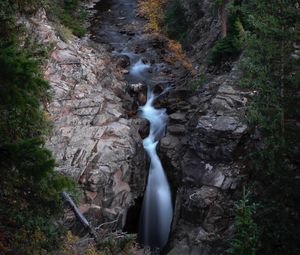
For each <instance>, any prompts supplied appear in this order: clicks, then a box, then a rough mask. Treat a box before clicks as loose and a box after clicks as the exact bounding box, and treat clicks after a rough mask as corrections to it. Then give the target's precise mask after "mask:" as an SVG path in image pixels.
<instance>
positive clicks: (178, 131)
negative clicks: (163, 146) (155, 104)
mask: <svg viewBox="0 0 300 255" xmlns="http://www.w3.org/2000/svg"><path fill="white" fill-rule="evenodd" d="M168 131H169V132H170V133H171V134H173V135H183V134H184V133H185V127H184V125H179V124H175V125H172V126H168Z"/></svg>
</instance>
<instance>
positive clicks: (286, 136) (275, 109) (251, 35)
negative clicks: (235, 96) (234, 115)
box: [242, 0, 300, 255]
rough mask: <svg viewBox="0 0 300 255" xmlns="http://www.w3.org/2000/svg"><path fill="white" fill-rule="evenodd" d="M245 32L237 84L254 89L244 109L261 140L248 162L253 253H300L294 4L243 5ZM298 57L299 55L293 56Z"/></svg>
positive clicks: (279, 0)
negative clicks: (254, 205) (257, 209)
mask: <svg viewBox="0 0 300 255" xmlns="http://www.w3.org/2000/svg"><path fill="white" fill-rule="evenodd" d="M244 8H245V9H244V11H245V13H246V15H247V18H248V19H247V22H248V24H247V26H248V28H249V31H248V33H247V39H246V43H247V45H246V49H245V51H244V56H243V61H242V69H243V71H244V77H243V81H242V84H243V86H245V87H248V88H252V89H254V90H256V91H257V95H256V97H255V99H254V100H253V102H252V103H251V105H250V107H249V110H248V119H249V121H250V123H252V124H253V125H256V126H257V127H258V129H259V130H260V131H261V136H262V141H261V143H260V145H259V147H257V148H256V150H254V151H253V153H252V155H251V159H252V162H253V169H254V181H255V182H257V183H258V185H257V186H256V191H257V193H258V194H257V199H258V200H260V201H259V202H260V203H261V204H262V205H263V206H264V207H263V209H262V210H261V213H260V215H257V223H258V226H260V228H261V231H262V234H261V240H260V246H259V249H258V252H257V254H264V255H269V254H270V255H271V254H278V255H279V254H283V253H284V254H291V255H296V254H300V244H299V242H298V238H299V236H300V226H299V213H300V204H299V201H300V178H299V175H300V173H299V168H297V165H299V136H298V132H297V131H298V130H299V127H297V119H298V118H299V81H300V80H299V77H300V73H299V63H300V62H299V59H300V56H299V53H297V51H296V48H297V47H298V46H297V45H298V43H299V28H300V24H299V21H300V15H299V13H300V12H299V4H298V2H297V1H293V0H275V1H267V0H253V1H247V2H246V4H244ZM297 54H298V55H297Z"/></svg>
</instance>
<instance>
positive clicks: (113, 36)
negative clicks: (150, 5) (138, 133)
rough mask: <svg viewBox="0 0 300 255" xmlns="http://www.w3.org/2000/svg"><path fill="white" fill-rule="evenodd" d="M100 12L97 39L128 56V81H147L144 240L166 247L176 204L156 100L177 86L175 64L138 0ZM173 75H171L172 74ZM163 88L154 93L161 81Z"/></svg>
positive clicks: (163, 118)
mask: <svg viewBox="0 0 300 255" xmlns="http://www.w3.org/2000/svg"><path fill="white" fill-rule="evenodd" d="M94 8H95V9H96V10H97V13H96V14H95V16H94V19H93V21H92V25H91V28H90V30H91V33H92V39H93V40H94V41H96V42H99V43H104V44H106V45H108V47H109V49H110V51H111V52H112V55H113V56H114V57H126V58H127V59H128V60H129V64H128V66H126V69H127V71H126V73H125V79H126V81H127V82H128V84H138V83H141V84H144V85H146V86H147V101H146V103H145V104H144V105H140V107H139V113H140V117H142V118H145V119H147V120H148V121H149V123H150V131H149V135H148V137H146V138H145V139H144V140H143V146H144V149H145V150H146V152H147V154H148V156H149V158H150V168H149V173H148V180H147V186H146V190H145V194H144V199H143V204H142V210H141V214H140V220H139V233H138V240H139V242H140V243H141V245H143V246H145V247H149V248H150V249H152V250H162V249H163V248H164V247H165V246H166V244H167V242H168V238H169V233H170V228H171V223H172V218H173V205H172V195H171V191H170V187H169V183H168V180H167V177H166V174H165V172H164V168H163V166H162V163H161V161H160V159H159V156H158V154H157V144H158V143H159V140H160V139H161V138H162V137H163V136H164V135H165V129H166V125H167V119H168V117H167V113H166V109H157V108H155V106H154V105H155V102H156V101H157V100H158V98H159V97H160V96H161V95H163V94H164V93H166V92H168V91H169V90H170V88H171V85H172V84H171V81H172V80H174V75H173V74H172V73H173V72H174V73H176V72H178V69H179V67H177V70H176V68H175V67H174V66H172V65H171V64H169V63H166V62H165V61H164V56H165V55H166V54H168V53H167V51H166V49H165V47H164V45H163V42H161V41H160V40H158V39H157V38H155V37H153V36H151V35H150V34H148V33H146V32H145V31H144V25H145V21H144V19H142V18H140V17H138V16H136V8H137V3H136V1H135V0H119V1H118V0H102V1H100V2H98V3H97V4H96V6H95V7H94ZM166 74H167V75H166ZM175 76H176V75H175ZM158 85H159V86H160V90H159V93H154V91H155V90H154V88H155V86H158Z"/></svg>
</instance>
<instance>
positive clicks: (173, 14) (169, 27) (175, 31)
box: [164, 0, 188, 41]
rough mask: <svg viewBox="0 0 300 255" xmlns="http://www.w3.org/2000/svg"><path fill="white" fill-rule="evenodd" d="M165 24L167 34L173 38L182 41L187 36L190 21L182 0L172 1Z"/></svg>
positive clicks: (166, 13) (166, 14)
mask: <svg viewBox="0 0 300 255" xmlns="http://www.w3.org/2000/svg"><path fill="white" fill-rule="evenodd" d="M164 25H165V30H166V32H167V34H168V35H169V36H170V37H171V38H172V39H176V40H178V41H181V40H182V39H183V38H184V37H185V36H186V33H187V29H188V22H187V18H186V15H185V9H184V7H183V5H182V2H181V0H173V1H171V3H170V5H169V7H168V9H167V11H166V12H165V23H164Z"/></svg>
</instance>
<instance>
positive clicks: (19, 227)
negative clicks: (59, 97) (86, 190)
mask: <svg viewBox="0 0 300 255" xmlns="http://www.w3.org/2000/svg"><path fill="white" fill-rule="evenodd" d="M6 44H8V43H6ZM48 88H49V86H48V83H47V82H46V81H45V80H44V79H43V78H42V72H41V69H40V67H39V63H38V61H36V60H34V59H33V58H32V57H31V54H30V53H29V52H28V49H26V50H25V49H24V48H23V49H22V50H19V49H18V46H17V45H15V44H14V43H11V44H10V45H9V46H5V45H4V44H3V43H0V170H1V179H0V194H1V196H0V235H1V236H5V237H7V238H5V241H3V239H0V253H1V252H2V251H3V250H1V249H4V248H5V250H7V251H12V252H15V251H17V250H20V251H24V252H26V253H27V254H43V252H42V251H43V250H50V249H53V248H55V247H56V246H57V245H58V243H59V241H60V239H61V232H62V228H61V227H59V226H57V225H55V224H54V223H55V220H56V219H57V217H58V216H59V214H60V212H61V209H62V207H61V199H60V196H59V194H60V192H61V191H62V190H63V189H70V190H73V189H74V187H75V184H74V182H73V181H71V180H70V179H69V178H67V177H64V176H62V175H60V174H58V173H56V172H55V171H54V166H55V162H54V160H53V158H52V155H51V153H50V151H48V150H47V149H45V148H44V145H43V144H44V142H43V139H42V135H43V134H45V133H46V130H47V127H48V125H47V122H46V121H45V118H44V112H43V110H42V107H41V104H42V102H43V101H45V100H48V98H49V96H48V92H47V89H48ZM3 242H4V243H3ZM1 247H2V248H1Z"/></svg>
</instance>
